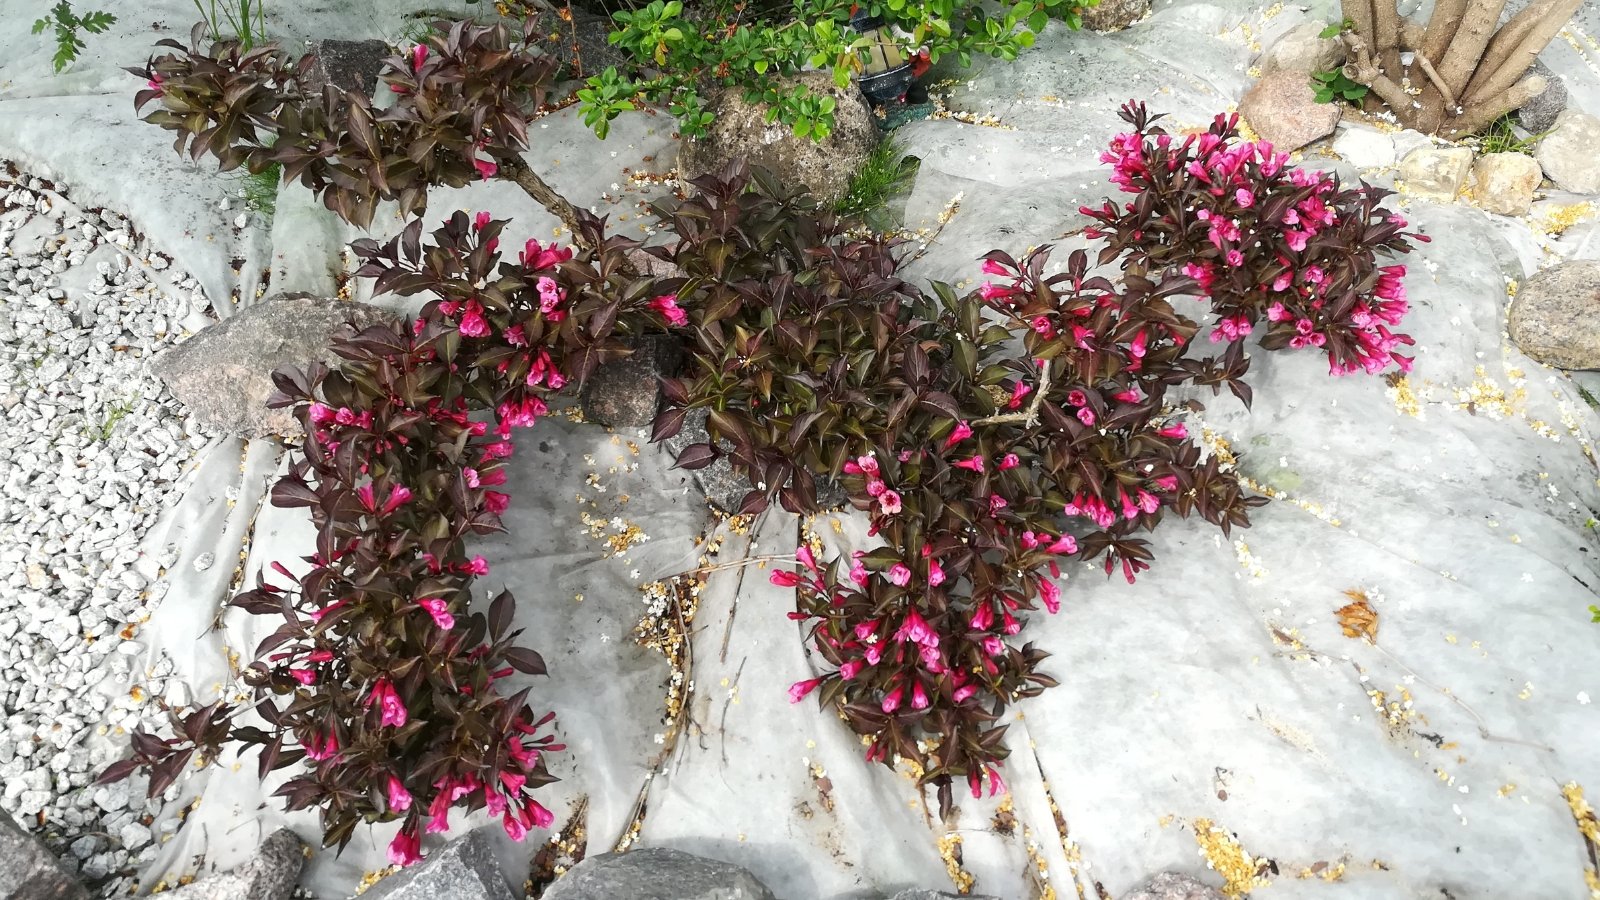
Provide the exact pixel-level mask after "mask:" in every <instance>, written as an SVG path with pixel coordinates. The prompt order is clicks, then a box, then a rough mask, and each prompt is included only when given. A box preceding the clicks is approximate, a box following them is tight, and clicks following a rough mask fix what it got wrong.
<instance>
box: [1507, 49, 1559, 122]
mask: <svg viewBox="0 0 1600 900" xmlns="http://www.w3.org/2000/svg"><path fill="white" fill-rule="evenodd" d="M1528 74H1529V75H1543V76H1544V79H1545V81H1546V82H1547V84H1546V85H1545V89H1544V90H1543V91H1540V92H1539V94H1538V95H1537V96H1535V97H1534V98H1533V99H1532V100H1529V101H1528V102H1527V103H1524V104H1522V108H1521V109H1519V110H1517V124H1518V125H1521V126H1522V127H1523V128H1526V129H1527V130H1529V131H1531V132H1533V133H1534V134H1543V133H1544V132H1546V131H1549V130H1550V129H1552V128H1554V127H1555V125H1556V118H1557V117H1558V116H1560V115H1561V113H1562V111H1563V110H1565V109H1566V108H1567V83H1566V82H1565V81H1563V80H1562V78H1561V76H1560V75H1557V74H1556V73H1554V72H1552V71H1550V67H1549V66H1546V65H1545V64H1544V63H1542V62H1539V61H1537V60H1535V61H1534V63H1533V65H1532V66H1531V67H1530V68H1529V69H1528Z"/></svg>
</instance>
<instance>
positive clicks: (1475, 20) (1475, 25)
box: [1429, 0, 1506, 114]
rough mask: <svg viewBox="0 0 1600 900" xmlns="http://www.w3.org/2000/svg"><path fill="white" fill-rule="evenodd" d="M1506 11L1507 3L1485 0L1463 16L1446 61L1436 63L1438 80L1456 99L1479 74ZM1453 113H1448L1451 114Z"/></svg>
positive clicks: (1445, 55)
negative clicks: (1487, 48) (1479, 67)
mask: <svg viewBox="0 0 1600 900" xmlns="http://www.w3.org/2000/svg"><path fill="white" fill-rule="evenodd" d="M1505 8H1506V0H1482V2H1479V3H1476V4H1474V5H1472V6H1471V7H1470V8H1469V9H1468V10H1467V11H1466V13H1465V14H1464V15H1463V16H1462V17H1461V27H1460V28H1459V29H1457V30H1456V34H1455V37H1454V38H1452V39H1451V41H1450V49H1448V50H1446V51H1445V54H1444V59H1443V60H1434V66H1435V67H1436V68H1437V69H1438V70H1439V77H1440V78H1441V79H1443V81H1444V83H1445V84H1447V85H1449V86H1450V91H1451V93H1453V94H1455V95H1456V96H1457V97H1460V96H1461V94H1462V92H1463V91H1465V90H1466V89H1467V82H1469V81H1471V80H1472V73H1473V72H1476V71H1477V69H1478V62H1479V60H1481V59H1483V48H1484V47H1485V46H1487V45H1488V43H1489V39H1490V38H1491V37H1493V36H1494V32H1495V26H1497V25H1499V24H1500V13H1501V12H1502V11H1503V10H1504V9H1505ZM1429 58H1430V59H1432V57H1429ZM1454 112H1455V110H1448V111H1447V113H1449V114H1454Z"/></svg>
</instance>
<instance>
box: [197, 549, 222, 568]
mask: <svg viewBox="0 0 1600 900" xmlns="http://www.w3.org/2000/svg"><path fill="white" fill-rule="evenodd" d="M216 561H217V555H216V554H215V553H212V552H210V551H209V550H208V551H206V552H205V553H202V554H200V555H199V556H196V557H195V558H194V570H195V571H196V572H204V571H205V570H207V569H209V568H211V565H212V564H213V563H215V562H216Z"/></svg>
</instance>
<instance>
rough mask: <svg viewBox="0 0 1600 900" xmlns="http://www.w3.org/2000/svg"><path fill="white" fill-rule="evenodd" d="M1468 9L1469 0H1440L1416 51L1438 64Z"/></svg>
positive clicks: (1435, 5) (1434, 8) (1434, 7)
mask: <svg viewBox="0 0 1600 900" xmlns="http://www.w3.org/2000/svg"><path fill="white" fill-rule="evenodd" d="M1466 10H1467V0H1438V2H1436V3H1435V4H1434V5H1433V15H1431V16H1429V17H1428V27H1427V28H1426V29H1425V30H1424V31H1423V33H1422V42H1421V43H1420V44H1419V45H1418V46H1417V47H1416V51H1417V52H1418V53H1421V54H1422V55H1423V56H1426V57H1427V58H1428V61H1429V62H1432V63H1434V64H1436V65H1437V64H1438V62H1439V61H1440V60H1442V59H1443V58H1444V52H1445V51H1446V50H1448V49H1449V48H1450V41H1451V39H1452V38H1454V37H1455V36H1456V30H1457V29H1458V28H1460V27H1461V17H1462V15H1463V14H1464V13H1465V12H1466Z"/></svg>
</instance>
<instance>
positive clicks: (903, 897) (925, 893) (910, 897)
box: [889, 888, 1000, 900]
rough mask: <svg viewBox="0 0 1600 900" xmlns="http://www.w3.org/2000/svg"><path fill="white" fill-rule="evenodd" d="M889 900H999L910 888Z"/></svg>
mask: <svg viewBox="0 0 1600 900" xmlns="http://www.w3.org/2000/svg"><path fill="white" fill-rule="evenodd" d="M889 900H1000V898H999V897H993V896H990V895H989V894H952V893H950V892H949V891H930V890H928V889H927V888H912V889H911V890H909V891H901V892H900V893H898V894H895V895H894V896H893V897H890V898H889Z"/></svg>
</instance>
